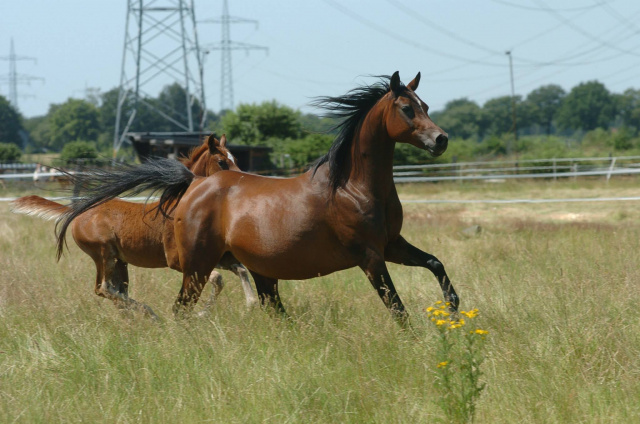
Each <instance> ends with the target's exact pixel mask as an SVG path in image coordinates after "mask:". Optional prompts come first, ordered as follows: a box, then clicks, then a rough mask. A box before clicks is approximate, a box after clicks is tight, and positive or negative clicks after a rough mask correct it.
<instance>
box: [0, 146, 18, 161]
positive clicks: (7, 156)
mask: <svg viewBox="0 0 640 424" xmlns="http://www.w3.org/2000/svg"><path fill="white" fill-rule="evenodd" d="M20 156H22V151H21V150H20V148H19V147H18V146H16V145H15V144H11V143H0V162H17V161H18V160H19V159H20Z"/></svg>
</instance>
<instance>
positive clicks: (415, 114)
mask: <svg viewBox="0 0 640 424" xmlns="http://www.w3.org/2000/svg"><path fill="white" fill-rule="evenodd" d="M419 82H420V73H418V74H417V76H416V77H415V78H414V79H413V80H412V81H411V82H410V83H409V84H407V85H406V86H405V85H404V84H402V83H401V81H400V77H399V73H398V72H395V73H394V74H393V75H392V76H391V77H383V78H381V79H380V81H378V82H377V83H375V84H373V85H368V86H362V87H358V88H355V89H353V90H351V91H349V92H348V93H346V94H345V95H343V96H339V97H323V98H320V99H318V100H317V101H316V102H315V105H316V106H320V107H323V108H325V109H327V110H329V112H330V116H334V117H339V118H342V121H341V123H340V124H339V125H338V126H337V129H338V130H339V132H338V135H337V137H336V139H335V140H334V142H333V144H332V145H331V147H330V149H329V152H328V153H327V154H326V155H324V156H323V157H321V158H320V159H319V160H318V161H317V162H316V163H315V164H314V166H312V168H311V169H309V171H308V172H306V173H304V174H302V175H300V176H298V177H295V178H287V179H282V178H270V177H264V176H258V175H251V174H246V173H238V172H228V171H222V172H218V173H216V174H214V175H212V176H209V177H206V178H198V177H196V176H195V175H193V173H191V172H189V171H188V170H187V169H186V168H185V167H184V166H182V165H180V164H178V163H176V164H175V165H172V166H170V167H164V166H163V167H162V168H163V175H157V176H156V177H154V180H153V181H146V184H148V187H153V188H155V189H158V190H163V191H162V197H161V200H160V203H159V205H158V207H159V208H160V209H161V210H164V211H168V210H169V208H171V210H173V209H174V208H175V210H174V230H175V242H176V246H177V250H178V258H179V261H180V266H181V268H182V272H183V281H182V288H181V289H180V293H179V295H178V297H177V299H176V302H175V304H174V307H173V309H174V313H178V314H179V313H180V312H181V311H188V310H190V309H191V308H192V307H193V305H194V304H195V303H196V302H197V301H198V298H199V296H200V294H201V292H202V289H203V287H204V285H205V284H206V282H207V276H208V275H209V273H210V272H211V270H212V269H213V267H214V266H215V264H216V263H217V262H218V261H219V260H220V258H222V257H223V255H225V254H228V253H231V254H233V256H234V257H236V258H237V259H238V260H240V261H241V262H242V263H243V264H244V265H245V266H246V267H247V269H249V272H250V273H251V275H252V276H253V278H254V281H255V284H256V289H257V291H258V296H259V297H260V300H261V302H262V303H263V304H265V305H271V306H273V307H274V308H275V309H276V310H277V311H279V312H281V313H282V314H286V312H285V310H284V307H283V306H282V302H281V300H280V296H279V293H278V280H279V279H288V280H304V279H309V278H314V277H318V276H323V275H327V274H330V273H333V272H335V271H339V270H343V269H347V268H352V267H356V266H357V267H359V268H360V269H362V270H363V271H364V273H365V274H366V276H367V278H368V279H369V281H370V282H371V284H372V285H373V287H374V289H375V290H376V292H377V293H378V295H379V296H380V298H381V299H382V301H383V303H384V304H385V305H386V307H387V308H388V309H389V310H390V311H391V313H392V315H393V316H394V318H396V320H397V321H398V322H399V323H400V324H401V325H403V326H404V325H407V324H408V314H407V312H406V310H405V307H404V305H403V303H402V301H401V299H400V297H399V295H398V293H397V292H396V289H395V286H394V284H393V281H392V279H391V276H390V275H389V271H388V270H387V266H386V263H385V262H393V263H398V264H404V265H408V266H420V267H424V268H427V269H428V270H430V271H431V272H432V273H433V274H434V275H435V277H436V278H437V280H438V282H439V284H440V287H441V290H442V292H443V295H444V298H445V300H446V301H447V302H449V308H450V309H451V310H453V311H456V310H457V308H458V305H459V298H458V296H457V294H456V292H455V290H454V288H453V285H452V284H451V282H450V280H449V277H448V276H447V273H446V272H445V269H444V266H443V265H442V263H441V262H440V261H439V260H438V259H437V258H436V257H435V256H433V255H431V254H429V253H426V252H424V251H422V250H420V249H418V248H417V247H415V246H413V245H411V244H410V243H409V242H407V241H406V240H405V239H404V237H402V236H401V235H400V230H401V229H402V220H403V215H402V206H401V204H400V200H399V198H398V194H397V192H396V188H395V185H394V182H393V173H392V165H393V152H394V148H395V144H396V143H408V144H411V145H413V146H415V147H417V148H419V149H424V150H426V151H428V152H429V153H430V154H431V155H432V156H439V155H441V154H443V153H444V152H445V150H446V149H447V145H448V136H447V134H446V133H445V132H444V131H443V130H442V129H440V128H439V127H438V126H437V125H436V124H434V123H433V121H432V120H431V118H430V117H429V115H428V106H427V105H426V104H425V103H424V102H423V101H422V100H421V99H420V98H419V97H418V96H417V94H416V93H415V91H416V89H417V88H418V84H419ZM176 201H178V203H177V206H176V203H175V202H176Z"/></svg>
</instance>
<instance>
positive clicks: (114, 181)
mask: <svg viewBox="0 0 640 424" xmlns="http://www.w3.org/2000/svg"><path fill="white" fill-rule="evenodd" d="M61 172H64V173H65V174H67V175H68V176H69V178H70V179H71V182H72V184H74V186H75V188H76V190H78V191H79V192H80V193H82V197H80V198H78V199H74V202H73V203H72V204H71V205H69V210H68V211H66V212H65V213H64V214H63V215H62V216H61V217H60V219H59V220H58V223H57V224H56V237H57V246H58V249H57V257H58V260H59V259H60V257H61V256H62V251H63V249H64V246H65V236H66V232H67V229H68V228H69V225H70V224H71V221H73V220H74V219H75V218H77V217H78V215H80V214H82V213H84V212H86V211H88V210H89V209H92V208H95V207H96V206H98V205H101V204H103V203H105V202H108V201H109V200H112V199H114V198H116V197H118V196H120V195H122V194H123V193H128V195H130V196H135V195H138V194H140V193H142V192H145V191H147V190H151V192H150V194H149V196H148V197H151V196H153V195H154V194H155V193H157V192H159V191H161V192H162V194H161V195H160V203H159V204H158V206H157V208H158V211H157V212H158V213H161V214H162V215H164V216H165V217H168V216H169V215H170V214H171V213H172V212H173V210H174V209H175V207H176V206H177V204H178V201H179V200H180V198H181V197H182V195H183V194H184V193H185V192H186V191H187V189H188V188H189V185H190V184H191V182H192V181H193V179H194V177H195V175H194V174H193V173H192V172H191V171H190V170H189V169H187V167H185V166H184V165H183V164H181V163H180V162H178V161H177V160H173V159H164V158H156V159H151V160H149V161H147V162H145V163H143V164H142V165H117V166H116V167H115V168H112V169H91V170H86V169H85V170H81V171H80V172H78V173H75V174H70V173H68V172H65V171H61Z"/></svg>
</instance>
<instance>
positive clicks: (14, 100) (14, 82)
mask: <svg viewBox="0 0 640 424" xmlns="http://www.w3.org/2000/svg"><path fill="white" fill-rule="evenodd" d="M0 60H8V61H9V75H8V76H1V77H0V81H8V82H9V103H11V105H12V106H13V107H14V108H15V109H16V110H18V84H27V85H31V81H35V80H41V81H44V78H40V77H34V76H31V75H24V74H18V71H17V69H18V67H17V64H16V62H17V61H19V60H31V61H33V62H37V60H36V58H34V57H27V56H18V55H17V54H16V51H15V48H14V46H13V38H12V39H11V50H9V56H0Z"/></svg>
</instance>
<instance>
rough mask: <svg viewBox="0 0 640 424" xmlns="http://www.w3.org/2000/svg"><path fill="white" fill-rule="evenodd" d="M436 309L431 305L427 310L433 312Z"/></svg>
mask: <svg viewBox="0 0 640 424" xmlns="http://www.w3.org/2000/svg"><path fill="white" fill-rule="evenodd" d="M434 309H435V308H434V307H433V306H429V307H428V308H427V312H431V311H433V310H434Z"/></svg>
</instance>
